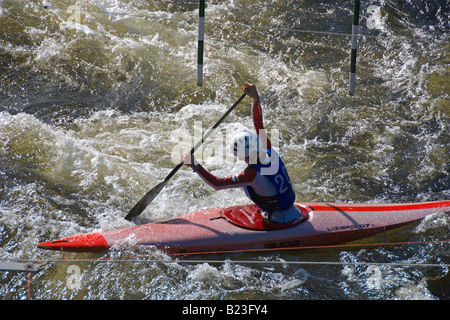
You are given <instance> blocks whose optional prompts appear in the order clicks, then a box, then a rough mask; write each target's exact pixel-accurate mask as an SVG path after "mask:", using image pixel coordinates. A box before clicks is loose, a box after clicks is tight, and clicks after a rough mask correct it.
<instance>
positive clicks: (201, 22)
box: [197, 0, 205, 86]
mask: <svg viewBox="0 0 450 320" xmlns="http://www.w3.org/2000/svg"><path fill="white" fill-rule="evenodd" d="M204 39H205V0H200V4H199V10H198V51H197V85H199V86H201V85H202V84H203V49H204V44H203V41H204Z"/></svg>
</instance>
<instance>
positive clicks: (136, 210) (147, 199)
mask: <svg viewBox="0 0 450 320" xmlns="http://www.w3.org/2000/svg"><path fill="white" fill-rule="evenodd" d="M245 96H246V94H245V93H244V94H243V95H242V96H241V97H240V98H239V99H238V100H237V101H236V102H235V103H234V104H233V105H232V106H231V107H230V109H228V111H227V112H226V113H225V114H224V115H223V116H222V118H220V119H219V121H217V123H216V124H215V125H213V126H212V127H211V129H209V131H208V132H207V133H206V134H205V135H204V136H203V137H202V139H201V140H200V141H199V142H197V144H196V145H195V146H194V147H193V148H192V149H191V152H190V153H191V155H192V154H194V152H195V151H196V150H197V149H198V148H199V147H200V146H201V145H202V144H203V142H205V140H206V139H207V138H208V137H209V136H210V135H211V134H212V133H213V131H214V130H215V129H216V128H217V127H218V126H219V125H220V124H221V123H222V121H223V120H224V119H225V118H226V117H227V116H228V115H229V114H230V113H231V112H232V111H233V110H234V108H236V107H237V105H238V104H239V103H240V102H241V101H242V100H243V99H244V98H245ZM182 166H183V162H180V163H179V164H177V166H176V167H175V168H173V169H172V171H170V173H169V174H168V175H167V176H166V177H165V178H164V180H163V181H162V182H160V183H159V184H157V185H156V186H155V187H154V188H153V189H151V190H150V191H149V192H147V194H146V195H145V196H144V197H142V199H141V200H139V202H138V203H137V204H136V205H135V206H134V207H133V208H132V209H131V210H130V212H128V214H127V215H126V217H125V219H126V220H129V221H131V219H132V218H134V217H137V216H138V215H140V214H141V213H142V212H143V211H144V210H145V208H147V206H148V205H149V204H150V203H151V202H152V201H153V199H154V198H155V197H156V196H157V195H158V194H159V193H160V191H161V190H162V188H164V186H165V185H166V184H167V182H168V181H169V180H170V179H171V178H172V177H173V176H174V175H175V173H176V172H177V171H178V170H180V168H181V167H182Z"/></svg>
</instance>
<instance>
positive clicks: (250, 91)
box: [242, 83, 272, 149]
mask: <svg viewBox="0 0 450 320" xmlns="http://www.w3.org/2000/svg"><path fill="white" fill-rule="evenodd" d="M242 90H243V91H244V92H245V94H247V96H249V97H250V98H252V99H253V104H252V110H251V111H252V119H253V125H254V126H255V131H256V134H258V135H259V137H260V138H261V141H262V143H263V148H267V149H270V148H271V147H272V144H271V143H270V140H269V138H268V137H267V132H266V131H265V130H264V123H263V115H262V108H261V102H260V98H259V94H258V90H257V89H256V86H255V85H253V84H250V83H246V84H245V85H244V86H243V87H242ZM266 142H267V145H266Z"/></svg>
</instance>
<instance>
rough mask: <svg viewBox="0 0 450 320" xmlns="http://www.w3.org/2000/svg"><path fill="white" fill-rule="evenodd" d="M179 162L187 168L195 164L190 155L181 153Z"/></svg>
mask: <svg viewBox="0 0 450 320" xmlns="http://www.w3.org/2000/svg"><path fill="white" fill-rule="evenodd" d="M180 160H181V162H183V163H184V164H185V165H187V166H188V167H190V166H191V164H193V163H196V161H195V158H194V156H193V155H191V154H190V153H183V154H182V155H181V157H180Z"/></svg>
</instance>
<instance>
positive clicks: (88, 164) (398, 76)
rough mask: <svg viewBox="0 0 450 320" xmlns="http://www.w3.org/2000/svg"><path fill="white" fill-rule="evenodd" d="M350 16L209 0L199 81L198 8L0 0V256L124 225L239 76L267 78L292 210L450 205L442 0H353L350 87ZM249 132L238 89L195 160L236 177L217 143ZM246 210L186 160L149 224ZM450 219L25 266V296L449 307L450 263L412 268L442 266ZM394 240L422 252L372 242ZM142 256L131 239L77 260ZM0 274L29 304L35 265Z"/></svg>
mask: <svg viewBox="0 0 450 320" xmlns="http://www.w3.org/2000/svg"><path fill="white" fill-rule="evenodd" d="M352 9H353V4H352V1H296V0H281V1H270V0H263V1H249V0H225V1H217V0H213V1H207V7H206V22H207V23H206V28H205V62H204V63H205V69H204V84H203V85H202V86H197V80H196V74H197V71H196V68H197V32H198V31H197V28H198V2H197V1H187V0H168V1H166V0H164V1H148V0H132V1H131V0H78V1H59V0H49V1H46V2H41V1H35V0H28V1H25V0H11V1H0V30H1V32H0V83H1V86H0V97H1V99H0V137H1V141H0V159H1V161H0V242H1V247H0V258H1V259H2V260H16V259H24V260H45V261H54V260H60V259H62V257H61V253H59V252H51V251H44V250H41V249H38V248H37V247H36V243H38V242H43V241H48V240H53V239H59V238H62V237H66V236H71V235H74V234H78V233H84V232H92V231H100V230H111V229H117V228H123V227H127V226H130V225H132V223H130V222H128V221H125V220H124V219H123V217H124V216H125V215H126V213H127V212H128V211H129V210H130V209H131V207H132V206H133V205H134V204H135V203H136V202H137V201H138V200H139V199H140V198H141V197H142V196H143V195H144V194H145V193H146V192H147V191H148V190H149V189H150V188H152V187H153V186H155V185H156V184H157V183H158V182H160V181H161V180H162V179H163V178H164V177H165V176H166V175H167V174H168V173H169V172H170V170H171V169H172V168H173V167H174V166H175V164H176V163H177V162H178V156H179V154H180V153H181V152H184V151H188V150H189V149H190V147H191V145H192V144H193V143H194V141H195V142H196V140H198V137H199V136H201V132H204V131H205V130H207V129H208V128H209V127H211V126H212V125H213V124H214V123H215V122H216V121H217V120H218V119H219V118H220V117H221V116H222V114H223V113H224V112H225V111H226V110H227V109H228V108H229V107H230V106H231V105H232V104H233V103H234V102H235V101H236V100H237V98H238V97H239V96H240V95H241V94H242V92H241V90H240V87H241V86H242V85H243V84H244V83H245V82H252V83H255V84H256V85H257V87H258V90H259V92H260V95H261V98H262V101H263V109H264V117H265V125H266V127H267V129H268V130H269V134H273V135H274V136H273V137H278V139H276V142H277V144H278V150H279V153H280V154H281V155H282V157H283V158H284V162H285V163H286V164H287V167H288V171H289V173H290V176H291V180H292V182H293V185H294V188H295V191H296V193H297V201H305V202H322V201H327V202H390V203H396V202H419V201H433V200H448V199H450V179H449V164H450V156H449V153H450V149H449V148H450V147H449V145H450V141H449V119H450V101H449V94H450V83H449V78H450V69H449V63H450V60H449V53H450V45H449V37H448V34H449V29H450V26H449V19H448V18H449V17H448V14H449V9H450V4H449V1H448V0H447V1H441V0H439V1H388V0H379V1H375V0H374V1H372V0H371V1H362V5H361V16H360V32H361V34H362V36H360V37H359V42H358V45H359V48H358V60H357V82H356V91H355V95H354V96H350V95H349V94H348V70H349V64H350V45H351V37H350V34H351V28H352ZM251 125H252V124H251V118H250V100H249V99H248V98H247V99H245V100H244V101H243V102H242V103H241V104H240V105H239V106H238V107H237V108H236V109H235V111H233V112H232V113H231V114H230V115H229V116H228V117H227V118H226V120H225V121H224V123H222V125H221V126H220V127H219V128H218V129H217V130H216V131H217V132H216V135H215V136H213V137H211V138H210V139H209V140H208V141H207V142H206V143H205V144H204V148H202V152H198V155H197V157H198V158H199V160H200V161H201V162H202V163H203V164H204V166H205V167H207V168H208V169H209V170H211V171H212V172H213V173H214V174H216V175H218V176H225V175H227V174H229V173H230V172H232V173H233V172H234V173H237V172H239V171H240V170H241V169H242V168H243V164H242V163H235V162H234V161H233V159H232V158H230V157H229V156H228V155H227V153H226V151H225V150H226V149H225V144H226V138H227V137H228V136H229V133H231V132H235V131H236V130H239V129H242V128H245V127H250V128H251ZM271 130H272V131H271ZM199 134H200V135H199ZM247 202H248V200H247V199H246V198H245V196H244V194H243V192H242V191H241V190H223V191H220V192H215V191H213V190H212V189H211V188H209V187H208V186H207V185H205V184H204V183H203V182H202V181H201V179H199V178H198V177H197V176H196V175H195V174H194V173H192V172H191V170H189V169H184V168H183V169H181V170H180V171H179V172H178V173H177V174H176V175H175V176H174V177H173V178H172V179H171V182H170V183H169V184H168V185H167V186H166V188H165V189H164V190H163V191H162V192H161V193H160V194H159V195H158V197H157V198H156V199H155V200H154V201H153V203H152V204H151V205H150V206H149V207H148V208H147V210H146V211H145V212H144V213H143V214H142V216H143V217H145V218H146V219H150V220H165V219H169V218H172V217H176V216H178V215H181V214H183V213H186V212H190V211H194V210H197V209H201V208H210V207H217V206H229V205H233V204H242V203H247ZM449 224H450V219H449V217H448V214H445V213H438V214H435V215H432V216H430V217H429V218H427V219H425V220H424V221H422V222H421V223H418V224H414V225H411V226H408V227H404V228H402V229H400V230H396V231H395V232H390V233H387V234H382V235H379V236H376V237H372V238H369V239H364V241H360V242H359V243H361V247H349V248H339V249H315V250H308V251H283V252H277V251H275V252H264V253H257V254H255V253H236V254H233V255H216V256H212V257H211V256H203V257H197V258H196V259H199V260H200V262H199V263H183V262H182V260H180V261H176V259H175V258H171V257H166V258H165V259H164V261H159V262H151V261H144V260H146V259H140V260H142V261H141V262H125V261H122V262H116V261H114V262H112V261H110V262H108V261H106V262H102V263H98V262H91V261H86V262H76V263H72V264H70V263H63V262H47V263H45V264H43V266H42V268H43V270H42V271H41V272H39V273H37V274H33V275H32V277H31V292H30V295H31V298H33V299H291V300H298V299H313V300H321V299H327V300H328V299H361V300H371V299H375V300H386V299H443V300H444V299H449V298H450V289H449V288H450V276H449V270H448V268H447V267H445V266H441V267H423V266H411V265H407V264H411V263H447V264H448V263H449V262H450V251H449V248H448V244H444V243H442V242H438V243H423V242H425V241H446V240H449V239H450V236H449V234H448V228H449ZM388 242H405V243H408V242H419V243H418V244H401V245H386V246H370V247H365V246H363V244H364V243H388ZM420 242H422V243H420ZM144 253H145V252H144ZM139 255H142V252H137V251H135V250H134V249H133V248H121V249H120V250H112V251H110V252H108V253H104V254H67V257H68V258H70V259H87V260H89V259H96V258H116V257H117V258H120V257H126V256H139ZM210 259H215V260H217V259H221V260H223V261H224V262H223V263H219V264H217V263H212V262H208V261H209V260H210ZM147 260H148V257H147ZM233 260H254V261H260V262H266V263H264V264H262V263H259V264H256V263H254V264H245V263H234V262H233ZM291 261H297V262H298V261H310V262H311V261H312V262H314V261H322V262H324V261H325V262H326V261H332V262H338V263H341V264H333V265H327V264H320V265H319V264H316V265H315V264H308V265H298V264H292V263H289V262H291ZM271 262H276V263H271ZM280 262H283V263H280ZM354 262H377V263H383V264H380V265H364V264H360V265H355V264H352V263H354ZM389 262H395V263H396V265H389ZM402 263H403V264H404V265H402ZM74 265H75V267H73V266H74ZM73 268H75V269H76V272H75V273H76V275H79V278H77V281H78V282H77V281H75V285H73V284H74V283H72V285H71V283H70V282H69V278H70V276H71V275H73V274H71V273H70V272H72V271H73V270H74V269H73ZM0 277H1V278H0V279H1V280H0V283H1V286H0V297H2V299H26V298H27V277H26V274H22V273H15V272H2V273H1V274H0Z"/></svg>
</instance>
